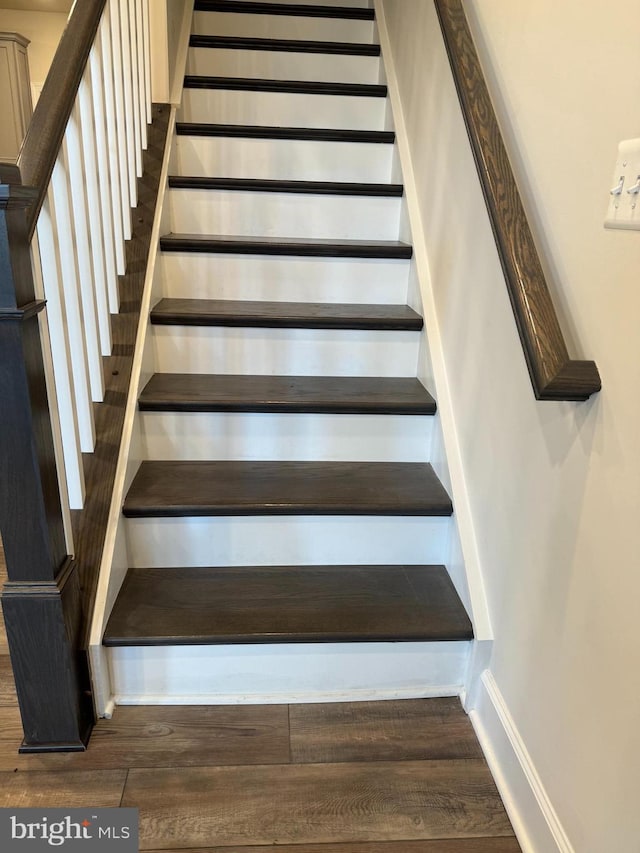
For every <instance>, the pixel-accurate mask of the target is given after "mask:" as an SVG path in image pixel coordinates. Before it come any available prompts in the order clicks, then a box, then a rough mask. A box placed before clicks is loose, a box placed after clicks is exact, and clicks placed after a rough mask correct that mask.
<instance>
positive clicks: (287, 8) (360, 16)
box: [194, 0, 375, 21]
mask: <svg viewBox="0 0 640 853" xmlns="http://www.w3.org/2000/svg"><path fill="white" fill-rule="evenodd" d="M215 7H218V8H215ZM194 11H195V12H230V13H241V14H245V15H278V16H288V17H298V18H341V19H344V20H355V21H373V20H375V12H374V10H373V9H371V8H368V7H366V6H364V7H363V6H323V5H322V4H313V5H312V4H309V5H305V4H295V3H292V4H290V5H289V4H285V3H251V2H242V0H240V2H233V3H229V2H228V0H195V4H194Z"/></svg>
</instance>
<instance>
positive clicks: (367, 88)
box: [184, 74, 387, 98]
mask: <svg viewBox="0 0 640 853" xmlns="http://www.w3.org/2000/svg"><path fill="white" fill-rule="evenodd" d="M184 88H185V89H225V90H227V91H228V90H231V91H234V92H284V93H287V94H290V95H341V96H347V97H354V98H386V97H387V87H386V86H385V85H384V84H381V83H326V82H324V81H316V80H267V79H265V78H261V77H214V76H209V75H204V74H187V75H186V76H185V78H184Z"/></svg>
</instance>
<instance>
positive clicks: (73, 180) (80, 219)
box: [62, 107, 104, 403]
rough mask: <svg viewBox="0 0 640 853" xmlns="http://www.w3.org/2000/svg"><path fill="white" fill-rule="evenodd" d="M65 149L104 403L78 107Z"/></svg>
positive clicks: (85, 313) (88, 336)
mask: <svg viewBox="0 0 640 853" xmlns="http://www.w3.org/2000/svg"><path fill="white" fill-rule="evenodd" d="M65 149H66V151H65V154H66V163H67V175H68V177H69V188H70V190H71V206H72V210H73V218H72V221H71V228H72V231H73V235H74V237H75V249H76V265H77V271H78V285H79V290H80V298H81V300H82V320H83V322H82V329H83V333H84V340H85V349H86V353H87V364H88V367H89V386H90V388H91V397H92V399H93V401H94V402H95V403H100V402H102V400H103V399H104V376H103V372H102V358H101V355H100V331H99V324H98V312H97V309H96V300H95V289H94V281H93V269H92V265H91V246H90V243H89V230H88V213H87V199H86V195H85V185H84V168H83V158H82V147H81V145H80V127H79V122H78V118H77V113H76V107H74V108H73V111H72V113H71V115H70V116H69V123H68V124H67V131H66V133H65V137H64V141H63V143H62V150H63V151H64V150H65Z"/></svg>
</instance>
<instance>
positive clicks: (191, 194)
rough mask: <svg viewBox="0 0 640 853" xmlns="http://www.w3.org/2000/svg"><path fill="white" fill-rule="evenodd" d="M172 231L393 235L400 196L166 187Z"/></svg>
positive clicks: (374, 237) (345, 237)
mask: <svg viewBox="0 0 640 853" xmlns="http://www.w3.org/2000/svg"><path fill="white" fill-rule="evenodd" d="M168 196H169V197H168V204H169V210H170V222H171V230H172V231H173V232H174V233H176V234H216V235H219V236H222V235H225V234H242V235H243V236H246V237H307V238H310V239H314V238H320V239H322V238H327V239H335V240H397V239H398V235H399V231H400V207H401V202H402V199H401V198H389V197H382V196H372V197H366V196H338V195H317V194H316V195H313V194H309V195H308V194H306V193H305V194H302V193H278V192H243V191H241V190H205V189H197V190H192V189H172V190H169V194H168Z"/></svg>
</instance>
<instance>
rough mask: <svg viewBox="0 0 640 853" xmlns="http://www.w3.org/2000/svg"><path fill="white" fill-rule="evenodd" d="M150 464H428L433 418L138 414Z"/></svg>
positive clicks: (327, 415) (195, 413) (273, 414)
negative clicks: (171, 461) (167, 461)
mask: <svg viewBox="0 0 640 853" xmlns="http://www.w3.org/2000/svg"><path fill="white" fill-rule="evenodd" d="M140 423H141V427H142V429H141V434H142V443H143V452H144V455H145V458H146V459H185V460H196V459H203V460H205V459H212V460H213V459H227V460H247V461H248V460H254V459H264V460H276V459H278V460H309V461H314V460H323V461H327V462H329V461H344V462H348V461H353V462H359V461H360V462H385V461H388V462H427V461H429V450H430V446H431V426H432V423H433V418H430V417H428V416H420V415H333V414H312V413H304V414H303V413H299V414H284V413H262V412H251V413H241V412H140Z"/></svg>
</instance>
